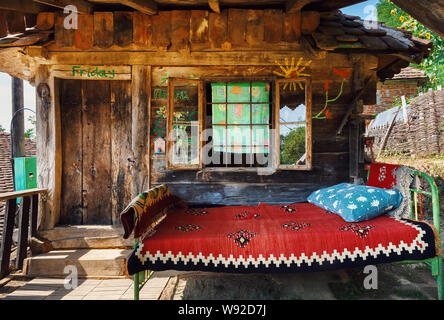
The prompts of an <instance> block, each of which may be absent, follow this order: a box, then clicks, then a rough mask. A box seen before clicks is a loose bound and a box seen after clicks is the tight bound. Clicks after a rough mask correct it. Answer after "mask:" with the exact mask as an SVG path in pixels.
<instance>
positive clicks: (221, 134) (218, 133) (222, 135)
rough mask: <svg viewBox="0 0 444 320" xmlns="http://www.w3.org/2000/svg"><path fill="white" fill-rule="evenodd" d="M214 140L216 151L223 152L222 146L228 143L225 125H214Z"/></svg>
mask: <svg viewBox="0 0 444 320" xmlns="http://www.w3.org/2000/svg"><path fill="white" fill-rule="evenodd" d="M212 141H213V146H214V151H217V152H223V151H224V148H223V147H222V146H225V145H226V129H225V126H213V131H212Z"/></svg>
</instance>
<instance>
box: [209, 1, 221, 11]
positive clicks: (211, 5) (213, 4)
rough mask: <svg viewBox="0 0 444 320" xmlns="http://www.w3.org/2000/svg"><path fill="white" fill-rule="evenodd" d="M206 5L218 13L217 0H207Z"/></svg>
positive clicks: (218, 5)
mask: <svg viewBox="0 0 444 320" xmlns="http://www.w3.org/2000/svg"><path fill="white" fill-rule="evenodd" d="M208 5H209V6H210V8H211V10H213V11H214V12H216V13H220V4H219V0H208Z"/></svg>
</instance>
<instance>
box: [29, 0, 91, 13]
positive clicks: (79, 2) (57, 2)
mask: <svg viewBox="0 0 444 320" xmlns="http://www.w3.org/2000/svg"><path fill="white" fill-rule="evenodd" d="M34 2H37V3H41V4H46V5H47V6H51V7H56V8H59V9H64V8H65V7H66V6H69V5H71V6H75V7H76V8H77V12H78V13H86V14H90V13H92V12H93V6H92V4H90V3H89V2H88V1H85V0H34Z"/></svg>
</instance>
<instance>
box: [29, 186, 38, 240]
mask: <svg viewBox="0 0 444 320" xmlns="http://www.w3.org/2000/svg"><path fill="white" fill-rule="evenodd" d="M38 215H39V196H38V195H37V194H35V195H33V196H32V200H31V220H30V222H29V223H30V224H31V225H30V228H29V230H30V232H31V237H35V236H36V235H37V221H38Z"/></svg>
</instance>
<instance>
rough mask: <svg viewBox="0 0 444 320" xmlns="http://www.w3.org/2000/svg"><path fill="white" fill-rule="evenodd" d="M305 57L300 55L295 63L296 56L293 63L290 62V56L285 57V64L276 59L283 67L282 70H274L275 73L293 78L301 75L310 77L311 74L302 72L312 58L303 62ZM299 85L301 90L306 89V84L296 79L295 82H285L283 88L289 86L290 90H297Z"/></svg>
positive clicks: (292, 59)
mask: <svg viewBox="0 0 444 320" xmlns="http://www.w3.org/2000/svg"><path fill="white" fill-rule="evenodd" d="M303 60H304V59H303V58H302V57H300V58H299V60H298V62H297V63H296V64H295V58H294V57H292V58H291V63H289V61H288V58H285V64H284V65H282V64H280V63H279V62H277V61H275V63H276V64H277V65H278V66H279V67H280V68H281V70H282V72H278V71H273V73H274V74H276V75H278V76H281V77H284V78H286V79H291V78H299V77H310V74H307V73H302V71H304V70H305V69H306V68H307V67H308V66H309V65H310V64H311V60H308V61H307V62H306V63H305V64H304V63H303ZM297 86H299V88H300V89H301V90H304V86H303V85H302V83H301V81H299V80H295V81H294V82H288V83H285V84H284V87H283V89H284V90H285V89H287V87H288V88H289V89H290V90H293V91H296V90H297Z"/></svg>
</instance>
